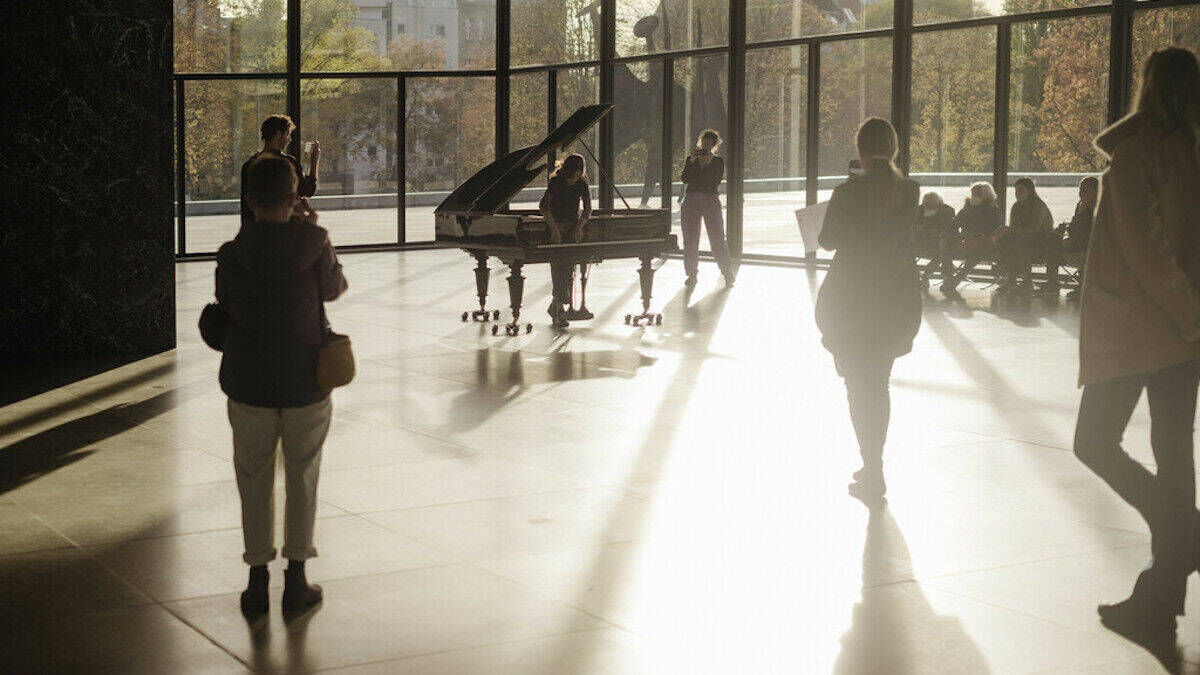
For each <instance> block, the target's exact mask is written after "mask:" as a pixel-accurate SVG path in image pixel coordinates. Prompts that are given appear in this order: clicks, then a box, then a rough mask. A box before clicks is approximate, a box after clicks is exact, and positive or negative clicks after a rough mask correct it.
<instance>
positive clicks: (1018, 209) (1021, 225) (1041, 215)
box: [1008, 195, 1054, 232]
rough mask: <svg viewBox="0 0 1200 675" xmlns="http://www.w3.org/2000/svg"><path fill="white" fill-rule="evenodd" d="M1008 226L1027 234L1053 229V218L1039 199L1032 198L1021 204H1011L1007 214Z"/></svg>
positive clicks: (1044, 203) (1048, 209)
mask: <svg viewBox="0 0 1200 675" xmlns="http://www.w3.org/2000/svg"><path fill="white" fill-rule="evenodd" d="M1008 225H1009V227H1012V228H1013V229H1017V230H1024V231H1028V232H1038V231H1041V230H1052V229H1054V216H1053V215H1051V214H1050V207H1048V206H1046V202H1044V201H1042V198H1041V197H1038V196H1036V195H1035V196H1033V197H1030V198H1029V199H1026V200H1025V201H1023V202H1013V205H1012V209H1010V210H1009V212H1008Z"/></svg>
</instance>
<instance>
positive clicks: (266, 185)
mask: <svg viewBox="0 0 1200 675" xmlns="http://www.w3.org/2000/svg"><path fill="white" fill-rule="evenodd" d="M297 182H298V179H297V177H296V170H295V169H294V168H292V165H291V163H290V162H288V161H287V160H286V159H284V158H282V157H279V156H276V155H274V154H271V153H263V154H261V155H259V156H258V159H255V160H254V161H253V162H252V163H251V164H250V168H249V169H247V170H246V200H247V201H249V202H250V204H251V206H257V207H258V208H262V209H273V208H275V207H277V206H282V205H283V204H284V203H285V202H286V201H287V199H288V197H291V196H292V195H293V194H295V193H296V184H297Z"/></svg>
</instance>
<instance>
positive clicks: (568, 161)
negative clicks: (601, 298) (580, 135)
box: [538, 154, 592, 328]
mask: <svg viewBox="0 0 1200 675" xmlns="http://www.w3.org/2000/svg"><path fill="white" fill-rule="evenodd" d="M538 208H539V209H541V211H542V215H543V216H544V217H545V218H546V230H547V232H548V233H549V235H550V241H551V242H552V243H555V244H560V243H563V242H571V241H574V242H579V241H583V233H584V230H585V229H586V228H587V224H588V220H590V219H591V217H592V193H591V191H590V189H589V187H588V182H587V174H586V173H585V172H584V164H583V155H580V154H570V155H567V156H566V157H564V158H562V159H561V160H560V161H559V162H558V165H557V166H556V167H555V168H554V172H553V173H551V174H550V181H549V182H548V183H547V184H546V193H545V194H543V195H542V201H541V202H540V203H539V204H538ZM550 279H551V282H552V283H553V286H554V291H553V295H552V297H551V298H550V307H549V308H548V309H547V310H546V311H547V312H549V314H550V320H551V323H552V324H553V325H554V327H555V328H566V327H567V318H566V308H565V306H568V305H570V304H571V287H572V286H573V285H574V284H575V263H574V262H572V261H570V260H558V261H551V263H550Z"/></svg>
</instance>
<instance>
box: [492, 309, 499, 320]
mask: <svg viewBox="0 0 1200 675" xmlns="http://www.w3.org/2000/svg"><path fill="white" fill-rule="evenodd" d="M492 320H493V321H499V320H500V310H498V309H495V310H492Z"/></svg>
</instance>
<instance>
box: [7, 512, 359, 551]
mask: <svg viewBox="0 0 1200 675" xmlns="http://www.w3.org/2000/svg"><path fill="white" fill-rule="evenodd" d="M352 515H355V514H353V513H350V512H348V511H347V512H345V513H331V514H327V515H323V516H317V520H328V519H331V518H346V517H348V516H352ZM234 530H236V531H239V532H240V531H241V526H237V527H218V528H212V529H206V530H195V531H190V532H176V533H174V534H160V535H156V536H153V537H137V538H135V539H115V540H112V541H98V542H94V543H89V544H75V546H76V547H77V548H80V549H84V550H86V549H90V548H101V547H112V546H120V545H122V544H133V543H139V542H146V541H158V540H160V539H175V538H178V537H190V536H193V535H197V534H215V533H217V532H232V531H234ZM63 548H66V547H63ZM50 550H62V549H61V548H60V549H50ZM4 555H21V554H20V553H13V554H4ZM0 557H3V556H2V555H0Z"/></svg>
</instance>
